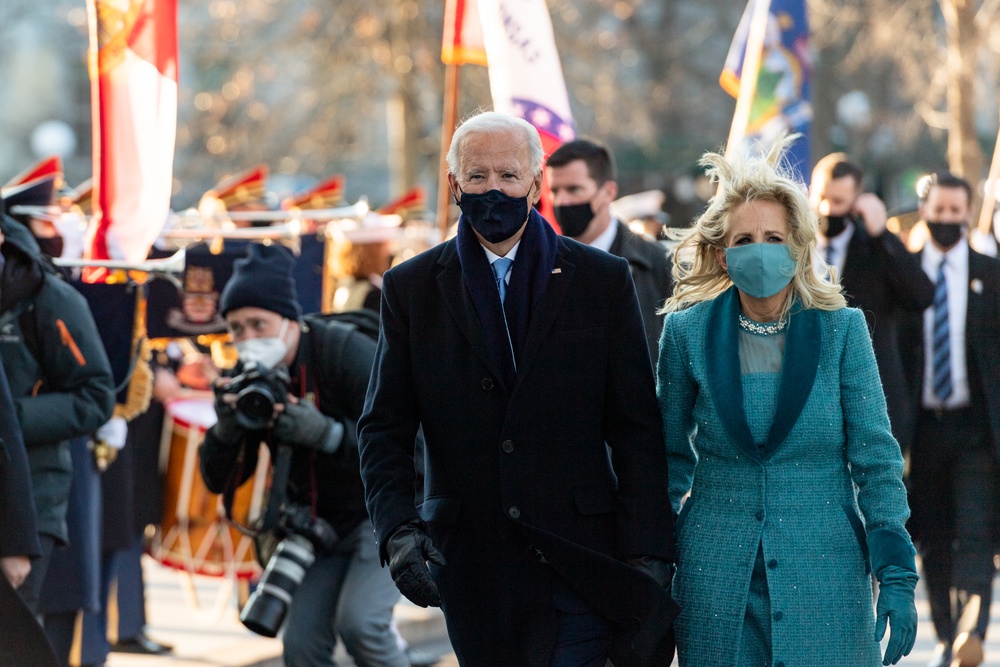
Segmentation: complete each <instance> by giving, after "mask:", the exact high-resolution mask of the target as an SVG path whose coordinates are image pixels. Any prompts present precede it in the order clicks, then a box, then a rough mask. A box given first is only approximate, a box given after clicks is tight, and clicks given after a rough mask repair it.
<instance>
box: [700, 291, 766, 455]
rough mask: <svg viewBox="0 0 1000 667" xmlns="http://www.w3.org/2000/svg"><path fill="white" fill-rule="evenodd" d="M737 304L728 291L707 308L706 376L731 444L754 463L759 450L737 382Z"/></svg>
mask: <svg viewBox="0 0 1000 667" xmlns="http://www.w3.org/2000/svg"><path fill="white" fill-rule="evenodd" d="M739 308H740V300H739V297H738V296H737V292H736V288H735V287H731V288H729V291H727V292H724V293H723V294H721V295H720V296H719V297H718V298H716V299H715V300H714V301H712V304H711V305H710V306H709V310H708V317H706V318H705V375H706V377H707V380H708V389H709V393H710V394H711V396H712V403H713V404H714V405H715V412H716V414H718V415H719V421H721V422H722V426H723V427H724V428H725V429H726V433H728V434H729V437H730V439H732V441H733V443H734V444H735V445H736V446H737V447H738V448H739V449H740V450H741V451H742V452H743V453H744V454H746V455H747V456H749V457H750V458H752V459H754V460H755V461H759V460H761V455H760V450H759V449H758V447H757V445H756V444H755V443H754V441H753V435H752V434H751V433H750V427H749V426H748V425H747V417H746V413H745V412H744V411H743V383H742V381H741V380H740V347H739V345H740V343H739V331H738V326H739V325H738V324H737V317H738V316H739Z"/></svg>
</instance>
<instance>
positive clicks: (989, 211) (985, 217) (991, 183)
mask: <svg viewBox="0 0 1000 667" xmlns="http://www.w3.org/2000/svg"><path fill="white" fill-rule="evenodd" d="M997 179H1000V131H997V143H996V146H995V147H994V148H993V162H992V163H991V164H990V175H989V176H987V177H986V186H987V187H986V192H985V193H984V195H985V196H984V197H983V208H982V210H981V211H980V212H979V231H980V233H982V234H989V233H990V221H991V220H992V219H993V210H994V208H995V207H996V203H997V188H998V187H1000V183H998V181H997Z"/></svg>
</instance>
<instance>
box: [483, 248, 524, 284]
mask: <svg viewBox="0 0 1000 667" xmlns="http://www.w3.org/2000/svg"><path fill="white" fill-rule="evenodd" d="M479 245H481V246H482V247H483V252H485V253H486V261H488V262H489V263H490V267H492V266H493V262H495V261H497V260H498V259H500V255H498V254H496V253H495V252H493V251H492V250H490V249H489V248H487V247H486V246H484V245H483V244H482V243H480V244H479ZM520 245H521V241H520V240H518V242H517V243H515V244H514V247H513V248H511V249H510V250H508V251H507V254H506V255H504V257H506V258H507V259H509V260H510V261H512V262H513V261H514V258H515V257H516V256H517V249H518V247H520ZM513 270H514V265H513V264H511V265H510V270H509V271H507V275H506V276H504V282H505V283H507V284H508V285H510V274H511V272H512V271H513Z"/></svg>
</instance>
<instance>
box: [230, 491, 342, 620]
mask: <svg viewBox="0 0 1000 667" xmlns="http://www.w3.org/2000/svg"><path fill="white" fill-rule="evenodd" d="M274 535H275V536H276V537H278V538H281V541H280V542H278V546H277V548H276V549H275V550H274V554H273V555H272V556H271V557H270V559H269V560H268V561H267V567H266V568H264V575H263V576H262V577H261V579H260V583H259V584H258V585H257V589H256V590H255V591H254V592H253V594H252V595H251V596H250V598H249V599H248V600H247V603H246V605H244V607H243V611H242V612H240V621H242V622H243V625H245V626H246V627H247V628H249V629H250V630H251V631H253V632H256V633H257V634H259V635H263V636H265V637H275V636H277V634H278V630H280V629H281V624H282V623H283V622H284V620H285V614H286V613H288V607H289V605H290V604H291V602H292V596H294V595H295V591H296V589H297V588H298V587H299V584H301V583H302V578H303V577H304V576H305V574H306V570H308V569H309V568H310V567H311V566H312V564H313V562H314V561H315V560H316V555H317V553H318V554H319V555H324V554H329V553H330V552H331V551H333V548H334V546H336V544H337V540H338V539H339V538H338V537H337V532H336V531H335V530H334V529H333V526H331V525H330V524H329V523H328V522H327V521H326V520H324V519H322V518H320V517H314V516H313V515H312V510H311V509H310V508H309V507H306V506H304V505H295V504H288V505H286V506H285V507H284V508H283V509H282V513H281V518H280V519H279V521H278V525H277V526H276V527H275V529H274Z"/></svg>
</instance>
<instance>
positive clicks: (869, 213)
mask: <svg viewBox="0 0 1000 667" xmlns="http://www.w3.org/2000/svg"><path fill="white" fill-rule="evenodd" d="M853 212H854V214H855V215H860V216H861V219H862V220H864V222H865V231H866V232H868V236H871V237H879V236H882V232H884V231H885V223H886V220H887V219H888V215H887V213H886V211H885V204H883V203H882V200H881V199H879V198H878V197H876V196H875V195H873V194H872V193H870V192H863V193H861V194H860V195H858V198H857V200H856V201H855V202H854V211H853Z"/></svg>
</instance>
